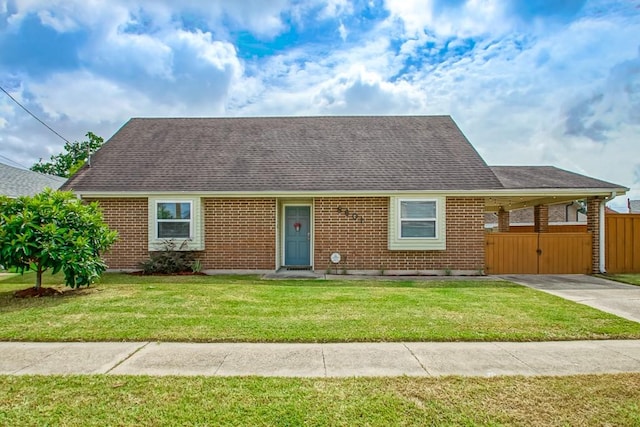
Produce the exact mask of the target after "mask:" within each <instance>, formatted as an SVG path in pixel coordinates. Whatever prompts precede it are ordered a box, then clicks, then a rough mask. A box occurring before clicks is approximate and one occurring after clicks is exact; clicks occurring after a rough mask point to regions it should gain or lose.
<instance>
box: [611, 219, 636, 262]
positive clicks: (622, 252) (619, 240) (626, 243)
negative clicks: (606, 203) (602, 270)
mask: <svg viewBox="0 0 640 427" xmlns="http://www.w3.org/2000/svg"><path fill="white" fill-rule="evenodd" d="M605 224H606V228H605V267H606V269H607V272H608V273H612V274H617V273H640V214H609V213H608V214H607V215H606V217H605Z"/></svg>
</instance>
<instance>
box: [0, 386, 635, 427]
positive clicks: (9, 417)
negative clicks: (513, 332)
mask: <svg viewBox="0 0 640 427" xmlns="http://www.w3.org/2000/svg"><path fill="white" fill-rule="evenodd" d="M639 402H640V374H616V375H585V376H572V377H495V378H461V377H445V378H439V379H433V378H407V377H401V378H349V379H288V378H255V377H248V378H217V377H145V376H0V425H60V426H83V427H84V426H102V425H119V426H134V425H135V426H155V425H221V426H224V425H252V426H266V425H268V426H296V425H307V426H324V425H332V426H352V425H371V426H396V425H402V426H428V425H436V426H441V425H468V426H474V425H494V426H495V425H510V426H511V425H515V426H519V425H520V426H554V425H557V426H565V425H580V426H600V425H616V426H637V425H639V424H640V404H639Z"/></svg>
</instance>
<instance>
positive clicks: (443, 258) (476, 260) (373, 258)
mask: <svg viewBox="0 0 640 427" xmlns="http://www.w3.org/2000/svg"><path fill="white" fill-rule="evenodd" d="M446 203H447V206H446V217H447V249H446V250H444V251H390V250H388V249H387V238H388V233H387V229H388V210H389V198H387V197H375V198H374V197H368V198H356V197H353V198H318V199H316V200H315V204H314V215H315V217H314V219H315V221H314V223H315V229H314V236H315V246H314V262H315V268H316V269H317V270H321V269H324V268H327V267H329V266H330V262H329V256H330V255H331V253H332V252H340V254H341V255H342V256H343V262H341V263H340V266H339V268H346V269H353V270H382V269H384V270H443V269H452V270H479V269H482V268H483V267H484V199H482V198H451V197H450V198H447V202H446ZM338 206H340V207H342V208H348V209H349V211H350V212H352V213H357V214H358V215H359V216H360V217H362V218H364V223H360V222H359V221H358V220H356V221H354V220H353V219H352V218H349V217H347V216H345V215H344V214H343V213H340V212H338V211H337V207H338ZM345 258H346V260H345Z"/></svg>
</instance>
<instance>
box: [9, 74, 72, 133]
mask: <svg viewBox="0 0 640 427" xmlns="http://www.w3.org/2000/svg"><path fill="white" fill-rule="evenodd" d="M0 90H1V91H3V92H4V93H6V94H7V96H8V97H9V98H11V100H12V101H13V102H15V103H16V104H18V106H19V107H20V108H22V109H23V110H24V111H26V112H27V113H28V114H29V115H30V116H31V117H33V118H34V119H36V120H37V121H39V122H40V123H42V125H43V126H44V127H46V128H47V129H49V130H50V131H51V132H53V133H55V134H56V135H57V136H58V137H59V138H60V139H62V140H63V141H64V142H66V143H67V144H71V142H69V140H68V139H67V138H65V137H64V136H62V135H60V134H59V133H58V132H56V131H55V130H53V129H52V128H51V126H49V125H48V124H46V123H45V122H43V121H42V120H40V119H39V118H38V116H36V115H35V114H33V113H32V112H31V111H29V109H27V107H25V106H24V105H22V104H21V103H19V102H18V100H17V99H15V98H14V97H13V96H11V94H10V93H9V92H7V91H6V90H4V88H3V87H2V86H0Z"/></svg>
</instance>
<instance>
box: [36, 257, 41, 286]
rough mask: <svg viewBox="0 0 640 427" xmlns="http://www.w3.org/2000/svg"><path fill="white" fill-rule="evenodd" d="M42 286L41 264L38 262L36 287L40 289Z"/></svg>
mask: <svg viewBox="0 0 640 427" xmlns="http://www.w3.org/2000/svg"><path fill="white" fill-rule="evenodd" d="M40 286H42V265H40V263H38V270H37V271H36V289H40Z"/></svg>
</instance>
